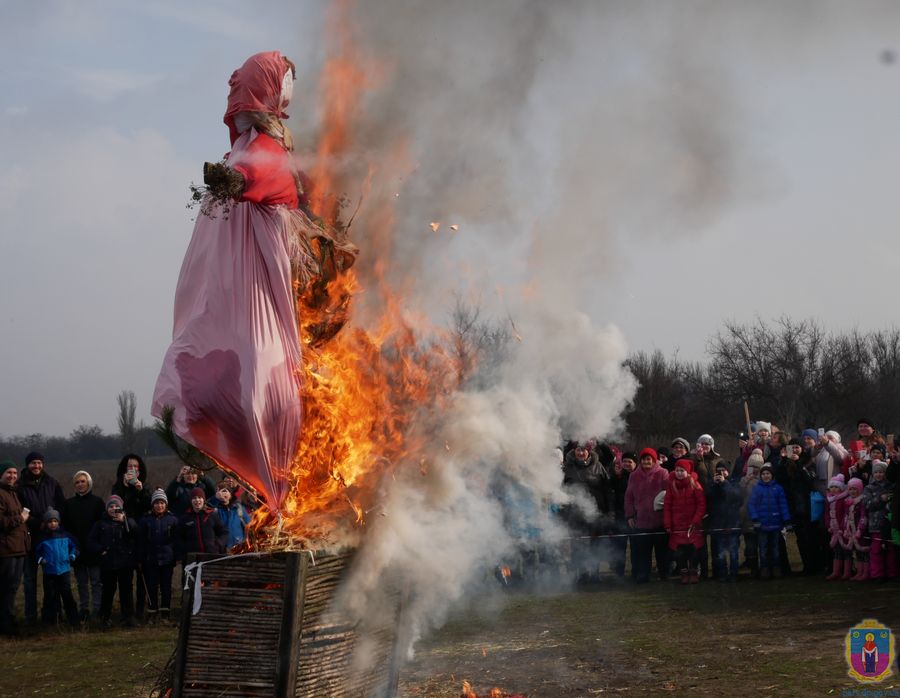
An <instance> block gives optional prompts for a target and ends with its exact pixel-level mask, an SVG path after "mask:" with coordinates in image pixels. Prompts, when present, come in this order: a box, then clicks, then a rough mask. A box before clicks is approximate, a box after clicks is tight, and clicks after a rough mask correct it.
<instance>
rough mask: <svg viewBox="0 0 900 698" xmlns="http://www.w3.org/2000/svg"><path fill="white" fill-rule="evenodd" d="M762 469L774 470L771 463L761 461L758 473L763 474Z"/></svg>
mask: <svg viewBox="0 0 900 698" xmlns="http://www.w3.org/2000/svg"><path fill="white" fill-rule="evenodd" d="M764 470H768V471H769V472H770V473H772V472H774V471H773V470H772V464H771V463H763V464H762V465H761V466H759V474H760V475H762V474H763V471H764Z"/></svg>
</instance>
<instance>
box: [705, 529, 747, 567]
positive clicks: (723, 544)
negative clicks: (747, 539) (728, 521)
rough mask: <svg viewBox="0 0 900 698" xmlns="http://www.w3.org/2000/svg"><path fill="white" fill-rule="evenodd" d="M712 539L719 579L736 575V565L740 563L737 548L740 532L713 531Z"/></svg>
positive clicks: (739, 542) (739, 541)
mask: <svg viewBox="0 0 900 698" xmlns="http://www.w3.org/2000/svg"><path fill="white" fill-rule="evenodd" d="M712 540H713V545H712V547H713V550H715V551H716V558H715V566H716V576H717V577H718V578H719V579H724V578H725V577H731V578H735V577H737V575H738V565H739V564H740V561H739V560H738V548H739V547H740V544H741V534H740V533H739V532H737V531H735V532H733V533H713V534H712Z"/></svg>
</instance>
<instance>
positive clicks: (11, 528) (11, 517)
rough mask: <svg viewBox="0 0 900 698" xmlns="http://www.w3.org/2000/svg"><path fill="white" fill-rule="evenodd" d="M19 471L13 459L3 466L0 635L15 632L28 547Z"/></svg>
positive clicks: (0, 472)
mask: <svg viewBox="0 0 900 698" xmlns="http://www.w3.org/2000/svg"><path fill="white" fill-rule="evenodd" d="M18 479H19V471H18V469H17V466H16V464H15V463H13V462H12V461H5V462H4V463H3V464H2V465H0V635H16V634H18V628H17V627H16V621H15V618H16V592H17V591H18V590H19V580H21V579H22V573H23V571H24V568H25V555H26V553H27V552H28V548H29V534H28V527H27V526H26V525H25V521H26V520H27V519H28V513H27V512H25V511H24V510H23V509H22V504H21V502H20V501H19V498H18V497H17V496H16V489H17V488H16V482H17V481H18Z"/></svg>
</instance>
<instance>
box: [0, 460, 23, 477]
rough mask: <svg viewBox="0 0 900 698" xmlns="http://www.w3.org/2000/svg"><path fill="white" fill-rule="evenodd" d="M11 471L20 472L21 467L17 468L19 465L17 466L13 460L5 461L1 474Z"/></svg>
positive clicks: (1, 466)
mask: <svg viewBox="0 0 900 698" xmlns="http://www.w3.org/2000/svg"><path fill="white" fill-rule="evenodd" d="M10 469H12V470H15V471H16V472H18V470H19V466H17V465H16V464H15V463H13V462H12V461H11V460H5V461H3V462H2V463H0V474H3V473H5V472H6V471H7V470H10Z"/></svg>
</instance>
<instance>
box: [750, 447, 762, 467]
mask: <svg viewBox="0 0 900 698" xmlns="http://www.w3.org/2000/svg"><path fill="white" fill-rule="evenodd" d="M763 462H764V459H763V452H762V450H761V449H758V448H754V449H753V450H752V451H751V452H750V457H749V458H748V459H747V467H748V468H761V467H762V465H763Z"/></svg>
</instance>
